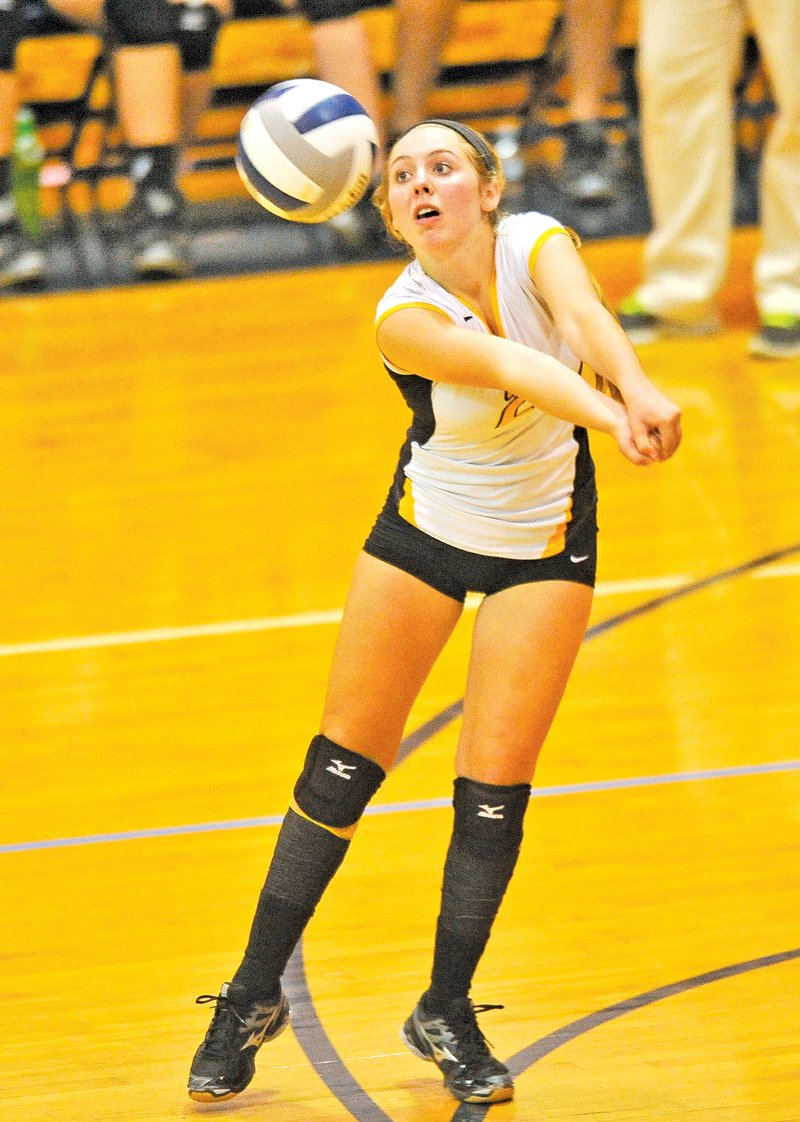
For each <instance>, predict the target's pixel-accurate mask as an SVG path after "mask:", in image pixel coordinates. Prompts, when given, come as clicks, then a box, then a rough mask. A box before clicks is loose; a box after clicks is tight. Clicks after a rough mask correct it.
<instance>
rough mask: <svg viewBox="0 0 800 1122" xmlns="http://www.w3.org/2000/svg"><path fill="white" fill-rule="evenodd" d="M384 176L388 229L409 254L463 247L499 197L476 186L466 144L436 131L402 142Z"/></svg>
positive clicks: (423, 129) (419, 131)
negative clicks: (391, 228)
mask: <svg viewBox="0 0 800 1122" xmlns="http://www.w3.org/2000/svg"><path fill="white" fill-rule="evenodd" d="M387 176H388V201H389V209H390V211H391V216H392V224H393V225H394V228H395V230H396V231H397V233H398V234H399V235H400V236H401V237H402V238H403V239H404V240H405V241H406V242H408V244H409V245H410V246H411V247H412V248H414V249H417V248H423V247H425V248H428V249H432V248H434V247H435V246H437V245H440V244H447V245H451V244H453V243H455V244H458V243H459V242H462V241H463V240H464V239H465V238H467V237H468V236H469V234H470V232H471V231H472V230H473V228H474V227H476V226H479V225H480V224H482V223H483V222H484V221H485V217H486V212H487V211H489V210H492V209H493V208H494V207H496V206H497V201H498V200H497V197H496V196H497V194H498V192H497V191H496V190H495V188H494V185H492V184H489V185H487V184H484V183H483V182H482V181H481V178H480V176H479V175H478V172H477V171H476V169H475V165H474V164H473V163H472V161H471V160H470V158H469V155H468V154H467V151H466V142H465V141H462V139H461V137H460V136H459V135H458V133H455V132H453V131H452V130H451V129H448V128H445V127H443V126H441V125H421V126H420V127H419V128H415V129H412V130H411V132H409V133H407V134H406V135H405V136H404V137H401V139H400V140H399V141H398V142H397V144H395V146H394V148H393V149H392V151H391V153H390V157H389V168H388V171H387Z"/></svg>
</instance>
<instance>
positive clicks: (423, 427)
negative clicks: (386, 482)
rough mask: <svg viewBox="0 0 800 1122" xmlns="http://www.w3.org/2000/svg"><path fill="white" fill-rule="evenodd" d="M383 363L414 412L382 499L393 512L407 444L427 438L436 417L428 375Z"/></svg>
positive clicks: (399, 494) (408, 451) (400, 494)
mask: <svg viewBox="0 0 800 1122" xmlns="http://www.w3.org/2000/svg"><path fill="white" fill-rule="evenodd" d="M384 366H386V370H387V373H388V374H389V377H390V378H391V379H392V381H393V382H394V383H395V385H396V386H397V388H398V389H399V390H400V393H401V394H402V395H403V400H404V401H405V403H406V405H407V406H408V407H409V409H410V410H411V412H412V414H413V415H414V419H413V421H412V422H411V427H410V428H409V430H408V432H407V433H406V439H405V443H404V444H403V447H402V448H401V449H400V458H399V460H398V463H397V470H396V471H395V473H394V480H393V481H392V486H391V489H390V491H389V495H388V498H387V500H386V502H387V505H390V506H392V507H393V508H394V509H395V511H396V510H397V509H398V507H399V505H400V500H401V499H402V497H403V491H404V489H405V484H406V476H405V467H406V464H407V463H408V462H409V460H410V459H411V445H412V444H419V445H423V444H426V443H427V442H428V441H429V440H430V438H431V437H432V436H433V434H434V432H435V430H436V417H435V415H434V412H433V401H432V395H433V382H431V380H430V379H429V378H422V377H420V376H419V375H418V374H397V373H395V371H394V370H392V368H391V367H390V366H388V365H387V364H386V363H384Z"/></svg>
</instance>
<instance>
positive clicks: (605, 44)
mask: <svg viewBox="0 0 800 1122" xmlns="http://www.w3.org/2000/svg"><path fill="white" fill-rule="evenodd" d="M619 2H620V0H564V31H565V35H566V42H567V67H568V75H569V86H570V100H569V104H568V107H567V114H568V120H567V124H566V126H565V129H564V157H563V168H562V170H563V177H564V178H563V190H564V193H565V194H566V195H567V197H568V198H569V199H571V200H572V202H575V203H608V202H611V201H613V200H614V199H615V198H616V197H617V195H618V192H619V188H618V184H617V182H616V178H615V169H614V161H613V158H612V152H611V146H610V144H609V139H608V121H607V119H606V114H605V99H606V96H607V94H608V93H609V91H610V89H611V88H612V85H613V79H614V52H615V44H616V28H617V18H618V14H619Z"/></svg>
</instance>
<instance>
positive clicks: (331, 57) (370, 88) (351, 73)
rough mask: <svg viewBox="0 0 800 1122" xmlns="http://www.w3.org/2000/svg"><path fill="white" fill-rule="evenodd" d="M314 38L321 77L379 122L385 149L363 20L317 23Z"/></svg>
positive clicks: (328, 20)
mask: <svg viewBox="0 0 800 1122" xmlns="http://www.w3.org/2000/svg"><path fill="white" fill-rule="evenodd" d="M311 39H312V42H313V44H314V53H315V57H316V63H317V71H318V73H319V77H320V78H322V79H323V80H324V81H326V82H332V83H333V84H334V85H335V86H341V88H342V89H344V90H347V92H348V93H350V94H352V95H353V97H354V98H356V100H357V101H360V102H361V104H362V105H363V106H364V108H365V109H366V111H367V113H369V115H370V117H372V119H373V121H374V122H375V125H376V127H377V129H378V138H379V141H380V146H381V148H382V147H383V142H384V132H385V130H384V122H383V114H382V111H381V99H380V87H379V85H378V77H377V74H376V73H375V65H374V63H373V61H372V52H371V48H370V43H369V38H368V36H367V30H366V27H365V26H364V23H363V21H362V20H361V19H359V17H358V16H357V15H353V16H348V17H346V18H334V19H326V20H320V21H317V22H313V23H312V24H311Z"/></svg>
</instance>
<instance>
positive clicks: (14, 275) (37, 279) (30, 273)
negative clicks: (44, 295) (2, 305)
mask: <svg viewBox="0 0 800 1122" xmlns="http://www.w3.org/2000/svg"><path fill="white" fill-rule="evenodd" d="M44 282H45V262H44V256H43V255H42V254H41V253H39V251H38V250H31V251H30V252H29V253H26V254H24V255H23V256H21V257H19V258H17V259H16V260H15V262H14V267H13V268H11V269H8V270H6V271H5V272H0V288H38V287H39V286H41V285H43V284H44Z"/></svg>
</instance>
